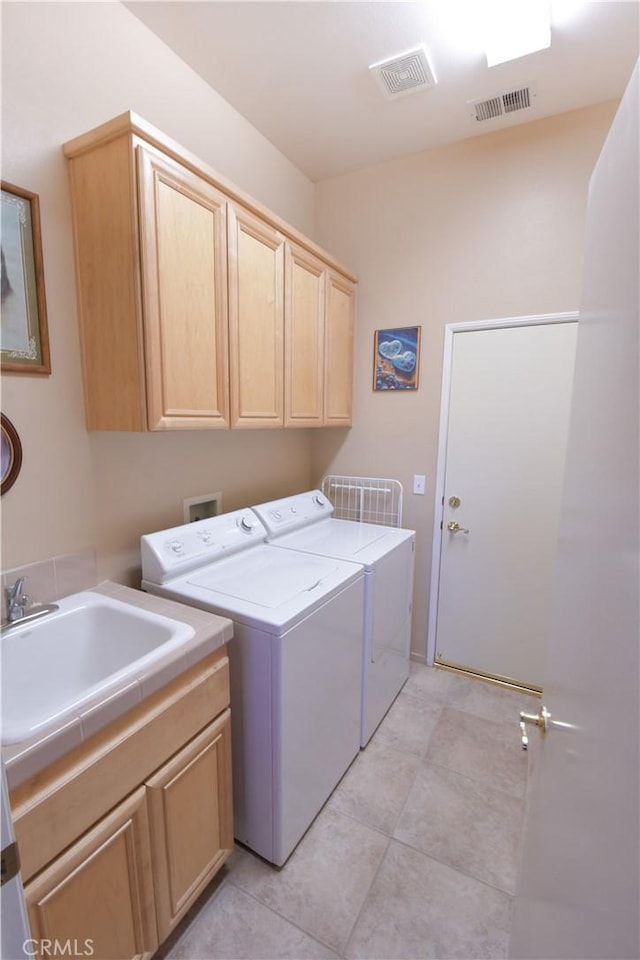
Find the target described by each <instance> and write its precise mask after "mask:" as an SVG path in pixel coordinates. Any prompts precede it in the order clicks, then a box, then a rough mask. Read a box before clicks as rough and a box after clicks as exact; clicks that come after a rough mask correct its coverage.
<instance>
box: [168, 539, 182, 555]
mask: <svg viewBox="0 0 640 960" xmlns="http://www.w3.org/2000/svg"><path fill="white" fill-rule="evenodd" d="M168 547H169V550H171V551H172V552H173V553H175V554H177V555H180V554H181V553H184V543H183V542H182V540H170V541H169V544H168Z"/></svg>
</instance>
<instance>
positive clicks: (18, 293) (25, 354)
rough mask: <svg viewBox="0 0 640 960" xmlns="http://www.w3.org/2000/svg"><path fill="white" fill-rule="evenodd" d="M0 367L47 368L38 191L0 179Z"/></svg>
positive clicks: (47, 370)
mask: <svg viewBox="0 0 640 960" xmlns="http://www.w3.org/2000/svg"><path fill="white" fill-rule="evenodd" d="M0 186H1V189H2V205H1V218H2V222H1V234H0V236H1V238H2V239H1V243H0V260H1V266H2V288H1V305H0V318H1V319H0V333H1V337H0V367H1V369H2V370H3V371H6V372H8V373H36V374H49V373H51V359H50V356H49V330H48V327H47V304H46V298H45V290H44V268H43V264H42V239H41V235H40V204H39V200H38V195H37V194H36V193H31V191H30V190H24V189H23V188H22V187H16V186H15V185H14V184H11V183H7V182H6V181H4V180H3V181H2V182H1V184H0Z"/></svg>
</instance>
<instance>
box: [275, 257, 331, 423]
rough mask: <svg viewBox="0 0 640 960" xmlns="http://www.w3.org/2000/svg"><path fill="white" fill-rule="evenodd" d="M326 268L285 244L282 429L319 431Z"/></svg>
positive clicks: (321, 406) (321, 403)
mask: <svg viewBox="0 0 640 960" xmlns="http://www.w3.org/2000/svg"><path fill="white" fill-rule="evenodd" d="M325 274H326V265H325V264H323V263H322V261H321V260H319V259H318V258H317V257H314V256H313V255H312V254H310V253H307V252H306V251H305V250H302V248H300V247H296V246H294V245H292V244H287V247H286V259H285V401H284V402H285V426H287V427H320V426H322V418H323V394H324V313H325Z"/></svg>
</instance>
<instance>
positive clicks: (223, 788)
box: [147, 710, 233, 941]
mask: <svg viewBox="0 0 640 960" xmlns="http://www.w3.org/2000/svg"><path fill="white" fill-rule="evenodd" d="M147 796H148V803H149V818H150V826H151V846H152V851H153V874H154V881H155V891H156V914H157V921H158V935H159V937H160V941H162V940H164V939H165V937H166V936H167V935H168V934H169V932H170V931H171V930H172V929H173V927H174V926H175V925H176V924H177V922H178V921H179V920H180V918H181V917H182V916H183V915H184V913H186V911H187V910H188V908H189V907H190V906H191V904H192V903H193V901H194V900H195V899H196V897H197V896H198V895H199V894H200V892H201V891H202V890H203V889H204V887H205V886H206V885H207V883H209V881H210V880H211V878H212V877H213V876H214V874H215V873H217V871H218V870H219V869H220V867H221V866H222V864H223V863H224V861H225V860H226V859H227V857H228V856H229V855H230V854H231V851H232V849H233V807H232V796H231V721H230V712H229V710H225V712H224V713H223V714H221V715H220V716H219V717H218V719H217V720H216V721H214V723H212V724H210V725H209V726H208V727H205V729H204V730H203V731H202V733H200V734H199V735H198V736H197V737H195V738H194V739H193V740H191V742H190V743H188V744H187V746H186V747H184V748H183V749H182V750H180V752H179V753H177V754H176V755H175V756H174V757H173V758H172V759H171V760H169V762H168V763H166V764H165V765H164V766H163V767H161V768H160V770H159V771H158V772H157V773H156V774H154V776H153V777H151V778H150V779H149V780H147Z"/></svg>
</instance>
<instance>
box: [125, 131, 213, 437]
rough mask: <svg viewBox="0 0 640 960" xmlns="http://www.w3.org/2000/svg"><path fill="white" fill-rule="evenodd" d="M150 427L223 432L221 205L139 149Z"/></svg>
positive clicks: (183, 173) (205, 188)
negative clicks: (219, 430)
mask: <svg viewBox="0 0 640 960" xmlns="http://www.w3.org/2000/svg"><path fill="white" fill-rule="evenodd" d="M137 160H138V185H139V195H140V240H141V254H142V301H143V307H144V343H145V358H146V370H147V408H148V423H149V428H150V429H152V430H159V429H179V428H182V427H184V428H187V429H193V428H194V427H217V426H227V425H228V423H229V370H228V343H227V238H226V227H227V216H226V215H227V203H226V198H225V197H224V196H223V195H222V194H221V193H219V192H218V191H217V190H215V189H214V188H213V187H212V186H211V185H210V184H208V183H206V182H205V181H204V180H202V179H201V178H200V177H196V176H195V175H194V174H192V173H190V172H189V171H188V170H185V169H184V168H183V167H181V166H180V165H179V164H176V163H175V162H173V161H171V160H167V159H166V158H164V157H162V156H161V155H160V154H158V153H157V152H156V151H151V150H150V149H146V148H144V147H142V146H138V147H137Z"/></svg>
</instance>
